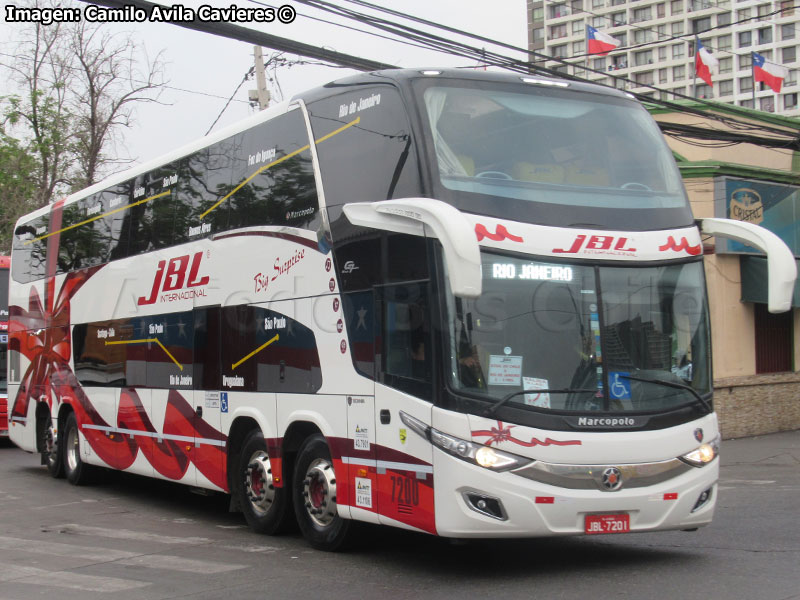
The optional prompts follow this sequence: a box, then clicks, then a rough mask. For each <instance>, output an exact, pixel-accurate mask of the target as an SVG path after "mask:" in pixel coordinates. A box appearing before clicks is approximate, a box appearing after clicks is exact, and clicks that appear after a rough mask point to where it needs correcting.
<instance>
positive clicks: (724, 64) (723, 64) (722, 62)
mask: <svg viewBox="0 0 800 600" xmlns="http://www.w3.org/2000/svg"><path fill="white" fill-rule="evenodd" d="M731 71H733V57H731V56H729V57H727V58H720V59H719V72H720V73H730V72H731Z"/></svg>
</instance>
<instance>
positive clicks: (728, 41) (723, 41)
mask: <svg viewBox="0 0 800 600" xmlns="http://www.w3.org/2000/svg"><path fill="white" fill-rule="evenodd" d="M732 44H733V38H732V37H731V36H730V35H721V36H719V37H718V38H717V50H719V51H722V52H727V51H728V50H730V49H731V48H732Z"/></svg>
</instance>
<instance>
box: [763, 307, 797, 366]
mask: <svg viewBox="0 0 800 600" xmlns="http://www.w3.org/2000/svg"><path fill="white" fill-rule="evenodd" d="M793 317H794V311H792V310H789V311H786V312H784V313H778V314H773V313H771V312H769V311H768V310H767V305H766V304H756V305H755V318H756V319H755V328H756V373H782V372H785V371H791V370H792V347H793V346H794V342H793V334H792V330H793V328H794V324H793V320H794V319H793Z"/></svg>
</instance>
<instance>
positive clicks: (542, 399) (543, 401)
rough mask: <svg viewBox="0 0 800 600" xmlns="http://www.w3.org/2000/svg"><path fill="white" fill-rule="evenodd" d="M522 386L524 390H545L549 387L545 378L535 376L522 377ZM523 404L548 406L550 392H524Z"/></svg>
mask: <svg viewBox="0 0 800 600" xmlns="http://www.w3.org/2000/svg"><path fill="white" fill-rule="evenodd" d="M522 387H523V388H524V389H525V390H546V389H548V388H549V387H550V385H549V384H548V382H547V379H538V378H537V377H523V378H522ZM525 404H527V405H528V406H539V407H541V408H550V394H548V393H547V392H545V393H543V394H541V393H539V394H525Z"/></svg>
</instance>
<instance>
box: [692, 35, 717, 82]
mask: <svg viewBox="0 0 800 600" xmlns="http://www.w3.org/2000/svg"><path fill="white" fill-rule="evenodd" d="M695 39H696V43H695V47H696V48H697V50H696V52H695V54H694V72H695V75H696V76H697V77H699V78H700V79H702V80H703V81H705V82H706V83H707V84H708V85H709V86H711V87H714V84H713V83H712V82H711V69H716V68H717V65H718V64H719V61H718V60H717V59H716V58H714V56H713V55H712V54H711V52H709V51H708V50H706V48H705V46H703V42H701V41H700V38H695Z"/></svg>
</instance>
